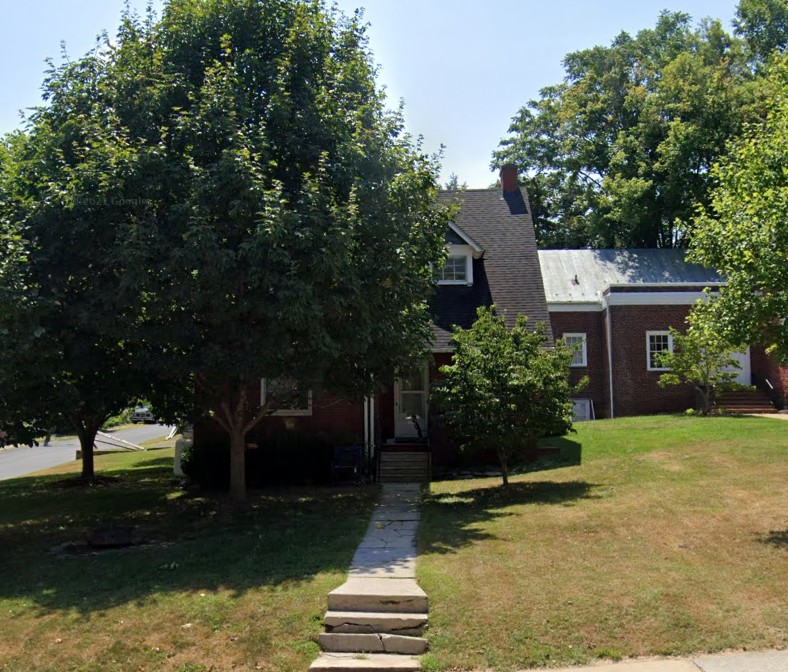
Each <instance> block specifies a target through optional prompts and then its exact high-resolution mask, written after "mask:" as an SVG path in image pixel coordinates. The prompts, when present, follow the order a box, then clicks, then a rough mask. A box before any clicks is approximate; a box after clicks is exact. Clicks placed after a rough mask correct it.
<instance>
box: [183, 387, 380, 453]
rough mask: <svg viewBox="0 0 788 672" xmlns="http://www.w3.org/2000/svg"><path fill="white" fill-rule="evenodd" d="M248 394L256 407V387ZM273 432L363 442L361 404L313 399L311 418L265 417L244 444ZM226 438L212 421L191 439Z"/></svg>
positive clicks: (196, 429)
mask: <svg viewBox="0 0 788 672" xmlns="http://www.w3.org/2000/svg"><path fill="white" fill-rule="evenodd" d="M248 394H249V400H250V402H251V403H253V404H256V403H259V400H260V388H259V386H257V387H256V388H254V389H250V390H249V392H248ZM276 430H282V431H286V430H290V431H300V432H304V433H312V432H314V433H317V432H320V433H324V434H335V435H337V436H338V437H340V438H343V437H346V440H351V439H352V440H353V442H357V443H362V442H363V440H364V403H363V402H361V401H358V402H356V401H347V400H345V399H339V398H337V397H334V396H331V395H326V396H324V397H321V398H313V400H312V415H297V416H296V415H293V416H280V415H272V416H268V417H266V418H263V420H262V421H261V422H260V424H259V425H258V426H257V427H256V428H255V429H253V430H252V431H251V432H250V433H249V436H248V437H247V440H248V441H249V442H253V441H254V438H255V436H257V435H258V434H260V433H264V432H268V431H276ZM225 437H226V432H225V431H224V430H223V429H222V428H221V427H219V425H218V424H217V423H215V422H212V421H205V422H201V423H199V424H198V425H197V426H196V427H195V428H194V439H195V442H198V443H199V442H203V441H210V440H220V439H224V438H225Z"/></svg>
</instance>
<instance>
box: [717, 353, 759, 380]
mask: <svg viewBox="0 0 788 672" xmlns="http://www.w3.org/2000/svg"><path fill="white" fill-rule="evenodd" d="M731 359H735V360H736V362H737V363H738V364H739V366H740V367H741V369H736V368H734V367H732V366H731V367H726V368H725V369H723V371H729V372H730V373H735V374H736V378H734V379H733V382H734V383H739V385H752V372H751V370H750V348H749V346H748V347H747V348H746V349H745V350H741V351H739V352H732V353H731Z"/></svg>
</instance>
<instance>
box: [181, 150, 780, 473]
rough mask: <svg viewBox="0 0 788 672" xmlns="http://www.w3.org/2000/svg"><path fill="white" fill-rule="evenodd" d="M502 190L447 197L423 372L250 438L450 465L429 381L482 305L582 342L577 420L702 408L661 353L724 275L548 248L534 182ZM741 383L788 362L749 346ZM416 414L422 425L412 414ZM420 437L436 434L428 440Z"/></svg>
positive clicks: (326, 402)
mask: <svg viewBox="0 0 788 672" xmlns="http://www.w3.org/2000/svg"><path fill="white" fill-rule="evenodd" d="M501 185H502V186H501V188H500V189H467V190H460V191H445V192H442V193H441V195H440V199H441V200H442V201H444V202H448V203H456V204H457V205H458V206H459V210H458V215H457V217H456V220H455V221H454V222H453V223H452V224H451V225H450V228H449V230H448V231H447V232H446V246H447V248H448V258H447V261H446V264H445V266H444V267H443V269H442V270H441V272H440V276H439V277H438V279H437V287H436V291H435V294H434V296H433V297H432V299H431V304H430V306H431V311H432V315H433V341H432V344H431V347H430V353H429V357H428V358H426V359H425V362H424V367H423V369H422V370H421V371H420V372H417V373H416V374H414V375H411V376H408V377H406V378H401V379H398V380H396V382H395V384H394V385H393V386H392V387H390V388H389V389H387V390H385V391H382V392H380V393H378V394H375V395H374V396H371V397H369V398H367V399H365V400H363V401H350V400H346V399H339V398H336V397H332V396H314V397H313V395H312V393H309V394H308V395H305V396H304V397H303V399H302V401H301V402H300V403H299V404H297V406H298V407H297V408H290V409H282V410H279V411H276V412H275V413H273V414H272V415H271V416H269V417H267V418H265V419H264V421H263V422H262V423H260V425H259V426H258V427H257V428H256V429H255V430H253V432H252V435H250V436H248V441H249V443H250V445H252V446H254V445H256V443H257V437H258V436H260V435H262V434H263V433H268V432H286V431H293V430H298V431H300V432H303V433H318V432H319V433H323V434H327V435H331V436H333V437H335V438H336V441H337V442H340V443H355V444H360V445H364V446H368V447H372V448H370V449H371V450H374V451H377V452H378V453H379V456H380V459H381V462H382V461H383V458H386V457H390V458H392V459H393V458H394V457H397V454H400V453H407V454H410V455H414V454H417V453H418V454H422V455H426V462H427V465H429V463H430V461H431V462H432V464H434V465H451V464H453V463H454V462H455V461H456V459H457V451H456V449H455V448H454V447H453V446H452V445H451V443H450V442H449V441H448V440H446V438H445V437H444V436H442V435H441V433H440V432H439V431H435V428H434V427H431V418H430V409H429V389H430V381H431V380H433V379H434V378H435V377H436V375H438V368H439V367H440V366H441V365H443V364H445V363H448V362H449V361H450V359H451V352H452V348H451V346H450V336H451V328H452V326H453V325H459V326H461V327H464V328H467V327H469V326H470V325H471V324H472V323H473V321H474V319H475V315H476V310H477V308H478V307H479V306H489V305H493V304H494V305H495V306H496V307H497V308H498V310H499V311H501V312H505V314H506V317H507V321H508V322H509V323H511V324H513V323H514V320H515V317H516V315H518V314H521V313H522V314H525V315H527V316H528V318H529V321H530V323H531V324H536V323H538V322H543V323H545V324H546V325H548V333H552V336H553V338H554V339H558V338H564V339H565V340H567V341H568V342H569V343H574V344H576V345H577V352H576V355H575V361H574V362H573V367H572V373H571V375H572V378H573V381H576V380H577V379H579V378H580V377H581V376H583V375H587V376H588V377H589V379H590V383H589V385H588V386H587V387H586V388H585V389H584V390H583V392H582V393H581V396H580V398H578V399H577V400H576V403H575V411H576V417H577V419H593V418H607V417H618V416H624V415H638V414H649V413H661V412H676V411H682V410H684V409H686V408H689V407H692V406H693V404H694V400H693V396H692V392H691V391H690V390H689V389H687V388H684V387H673V388H666V389H663V388H660V387H658V386H657V380H658V378H659V376H660V373H661V371H660V370H659V368H658V367H657V366H656V363H655V361H654V355H655V353H656V352H658V351H660V350H663V349H665V348H670V347H672V343H671V342H670V336H669V334H668V331H667V330H668V328H669V327H671V326H673V327H677V328H680V327H682V326H683V325H684V318H685V317H686V315H687V313H688V311H689V309H690V307H691V305H692V304H693V303H694V302H695V301H696V300H697V299H698V298H700V297H701V296H702V295H703V294H702V293H703V289H704V288H705V287H714V286H715V285H719V284H720V283H721V279H720V278H719V277H718V276H717V275H716V274H715V273H714V272H713V271H710V270H709V269H706V268H703V267H701V266H699V265H697V264H689V263H687V262H686V261H685V259H684V254H683V252H682V251H679V250H542V251H537V247H536V240H535V236H534V226H533V220H532V218H531V209H530V204H529V201H528V195H527V193H526V191H525V189H524V188H522V187H520V186H519V185H518V183H517V174H516V171H515V168H514V167H513V166H505V167H504V168H503V169H502V170H501ZM740 361H741V364H742V372H741V375H740V381H741V382H743V383H746V384H750V382H751V376H752V373H753V372H756V378H758V377H759V378H758V379H759V380H764V381H765V380H768V381H769V382H770V384H772V385H773V387H774V392H775V396H776V397H779V396H782V397H783V398H784V396H785V394H786V391H788V369H784V368H780V367H778V366H777V365H776V363H775V362H774V361H772V360H770V359H769V358H768V357H766V355H765V354H764V353H763V351H762V350H755V349H753V350H752V352H751V351H750V349H748V350H747V351H746V352H744V353H741V355H740ZM266 388H267V385H266V381H264V380H263V381H261V383H260V386H259V389H257V390H254V391H251V393H250V399H249V401H250V403H253V404H254V403H255V402H256V401H259V402H264V401H265V396H266V393H267V389H266ZM413 418H415V419H416V422H414V421H413ZM419 435H424V436H427V435H428V436H429V444H427V443H426V442H425V441H422V440H420V439H421V437H420V436H419ZM221 436H222V434H221V432H220V431H219V430H218V427H216V426H212V423H209V422H206V423H202V424H201V425H198V427H196V428H195V441H196V442H198V443H199V442H201V441H207V440H212V439H213V440H217V439H219V437H221Z"/></svg>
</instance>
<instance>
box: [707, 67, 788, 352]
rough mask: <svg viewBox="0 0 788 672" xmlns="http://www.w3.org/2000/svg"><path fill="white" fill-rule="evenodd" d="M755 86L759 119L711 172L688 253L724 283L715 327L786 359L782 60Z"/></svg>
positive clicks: (787, 190) (787, 70)
mask: <svg viewBox="0 0 788 672" xmlns="http://www.w3.org/2000/svg"><path fill="white" fill-rule="evenodd" d="M762 87H763V90H762V92H761V93H762V96H763V99H764V100H765V101H766V104H767V113H766V115H765V118H764V119H763V120H762V121H761V122H758V123H753V124H751V125H750V126H748V128H747V130H746V132H745V133H744V135H743V137H741V138H740V139H738V140H737V141H735V142H733V143H732V145H731V148H730V151H729V153H728V154H727V156H725V157H724V158H723V159H721V160H720V162H719V163H718V164H717V165H716V166H715V167H714V169H713V171H712V176H713V177H714V179H715V180H716V183H717V186H716V187H715V189H714V191H713V193H712V197H711V202H710V204H709V205H708V206H707V207H703V208H701V210H700V213H699V215H698V217H697V219H696V220H695V223H694V231H693V249H692V250H691V254H692V256H693V258H694V260H695V261H699V262H701V263H703V264H706V265H707V266H711V267H714V268H716V269H718V270H719V271H720V272H721V273H722V274H723V275H724V276H725V279H726V280H727V284H726V286H725V287H723V288H722V289H721V292H720V296H719V298H718V299H716V300H714V301H713V302H712V305H711V308H710V310H711V317H712V319H713V320H714V324H715V328H716V329H717V330H718V331H719V332H720V333H721V334H723V335H724V337H725V338H727V339H728V340H729V341H731V342H748V343H750V342H751V343H763V344H766V345H768V346H770V348H772V349H773V350H775V351H776V352H777V353H778V355H779V356H780V358H781V359H782V361H783V362H788V324H786V322H785V317H786V316H788V275H786V269H788V222H787V221H786V212H788V172H786V168H785V167H786V165H788V55H783V56H781V57H779V58H776V59H775V61H774V63H773V64H772V65H771V67H770V68H769V70H768V75H767V77H766V79H765V80H764V82H763V85H762Z"/></svg>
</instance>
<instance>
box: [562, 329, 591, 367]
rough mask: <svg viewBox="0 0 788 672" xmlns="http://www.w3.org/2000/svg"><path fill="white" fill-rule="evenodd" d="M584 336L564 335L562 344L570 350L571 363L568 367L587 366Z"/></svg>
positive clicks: (582, 334)
mask: <svg viewBox="0 0 788 672" xmlns="http://www.w3.org/2000/svg"><path fill="white" fill-rule="evenodd" d="M586 340H587V339H586V334H585V333H574V334H564V343H566V344H567V345H568V346H569V347H570V348H572V351H573V352H572V363H571V364H570V366H588V348H587V347H586Z"/></svg>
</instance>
